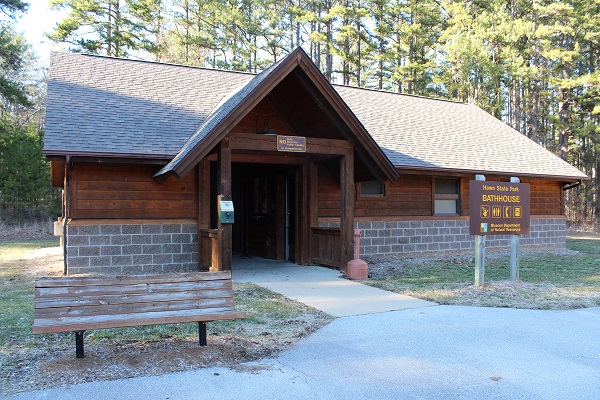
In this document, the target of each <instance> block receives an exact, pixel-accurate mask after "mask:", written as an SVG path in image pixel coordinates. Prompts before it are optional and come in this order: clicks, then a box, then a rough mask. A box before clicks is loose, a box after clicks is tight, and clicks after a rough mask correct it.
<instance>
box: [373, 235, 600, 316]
mask: <svg viewBox="0 0 600 400" xmlns="http://www.w3.org/2000/svg"><path fill="white" fill-rule="evenodd" d="M567 248H568V249H569V250H568V251H566V252H564V253H562V254H548V253H528V254H525V255H523V256H522V258H521V262H520V278H521V280H520V281H519V282H510V281H508V280H507V279H508V277H509V267H508V261H509V258H508V254H502V253H498V252H490V254H488V256H487V258H486V271H485V282H486V283H485V286H484V287H482V288H480V287H475V286H473V281H474V274H475V273H474V270H475V264H474V260H473V254H466V253H463V254H452V255H443V256H439V255H438V256H429V257H419V258H398V259H387V260H378V261H376V260H373V262H372V263H371V264H370V265H369V276H370V279H369V280H368V281H366V282H365V283H367V284H369V285H372V286H375V287H379V288H382V289H385V290H389V291H393V292H396V293H401V294H406V295H409V296H413V297H417V298H420V299H424V300H430V301H434V302H437V303H439V304H454V305H469V306H484V307H511V308H527V309H552V310H560V309H575V308H583V307H595V306H600V237H598V236H597V235H591V236H590V234H588V236H584V237H581V236H580V237H577V238H569V239H568V241H567Z"/></svg>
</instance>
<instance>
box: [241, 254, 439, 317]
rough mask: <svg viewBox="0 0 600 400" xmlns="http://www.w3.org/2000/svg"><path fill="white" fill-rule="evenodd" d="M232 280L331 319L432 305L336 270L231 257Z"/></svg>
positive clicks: (432, 304) (260, 259) (253, 258)
mask: <svg viewBox="0 0 600 400" xmlns="http://www.w3.org/2000/svg"><path fill="white" fill-rule="evenodd" d="M233 280H234V281H237V282H252V283H256V284H257V285H260V286H263V287H265V288H267V289H269V290H272V291H274V292H277V293H281V294H282V295H284V296H286V297H288V298H290V299H293V300H296V301H299V302H301V303H304V304H306V305H308V306H311V307H314V308H316V309H317V310H321V311H324V312H326V313H327V314H330V315H333V316H334V317H348V316H354V315H363V314H373V313H381V312H387V311H398V310H405V309H410V308H419V307H428V306H434V305H436V303H432V302H429V301H425V300H419V299H415V298H412V297H409V296H404V295H400V294H396V293H392V292H388V291H385V290H381V289H377V288H374V287H371V286H367V285H363V284H361V283H358V282H353V281H350V280H348V279H345V278H342V274H341V273H340V271H338V270H334V269H330V268H325V267H315V266H301V265H296V264H291V263H283V262H280V261H275V260H268V259H264V258H257V257H249V258H242V257H235V258H234V260H233Z"/></svg>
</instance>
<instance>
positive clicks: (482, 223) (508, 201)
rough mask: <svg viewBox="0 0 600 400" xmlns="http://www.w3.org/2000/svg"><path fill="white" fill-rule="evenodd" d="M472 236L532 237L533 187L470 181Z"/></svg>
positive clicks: (523, 184) (510, 183)
mask: <svg viewBox="0 0 600 400" xmlns="http://www.w3.org/2000/svg"><path fill="white" fill-rule="evenodd" d="M469 187H470V193H471V195H470V204H469V214H470V218H471V224H470V228H471V229H470V233H471V235H480V236H485V235H521V234H527V233H529V184H528V183H513V182H492V181H470V186H469Z"/></svg>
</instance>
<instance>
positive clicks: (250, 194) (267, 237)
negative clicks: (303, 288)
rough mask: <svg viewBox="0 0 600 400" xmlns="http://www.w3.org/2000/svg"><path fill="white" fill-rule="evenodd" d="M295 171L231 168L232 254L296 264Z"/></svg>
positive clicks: (271, 167)
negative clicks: (294, 262) (233, 212)
mask: <svg viewBox="0 0 600 400" xmlns="http://www.w3.org/2000/svg"><path fill="white" fill-rule="evenodd" d="M297 172H298V167H296V166H289V165H280V164H249V163H233V164H232V197H233V202H234V206H235V222H234V224H233V251H234V252H235V253H238V254H241V255H244V256H254V257H262V258H270V259H275V260H286V261H295V259H296V235H297V233H296V226H297V221H296V218H297V215H298V213H297V210H296V207H297V201H296V195H297V192H298V190H297V188H296V182H297V178H296V174H297Z"/></svg>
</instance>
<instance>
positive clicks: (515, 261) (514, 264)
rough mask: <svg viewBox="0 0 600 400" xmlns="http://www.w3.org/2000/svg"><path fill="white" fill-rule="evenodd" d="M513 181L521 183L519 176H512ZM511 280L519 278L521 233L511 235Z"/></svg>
mask: <svg viewBox="0 0 600 400" xmlns="http://www.w3.org/2000/svg"><path fill="white" fill-rule="evenodd" d="M510 181H511V182H513V183H520V182H521V180H520V179H519V178H515V177H511V178H510ZM510 280H511V281H518V280H519V235H510Z"/></svg>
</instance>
